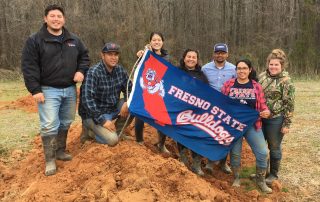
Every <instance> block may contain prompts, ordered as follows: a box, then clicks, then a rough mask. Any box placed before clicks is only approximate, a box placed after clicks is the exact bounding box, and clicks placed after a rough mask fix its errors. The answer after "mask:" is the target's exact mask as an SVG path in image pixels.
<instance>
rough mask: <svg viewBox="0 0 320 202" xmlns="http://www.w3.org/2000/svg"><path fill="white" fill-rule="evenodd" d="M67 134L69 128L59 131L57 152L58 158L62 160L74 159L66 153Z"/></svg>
mask: <svg viewBox="0 0 320 202" xmlns="http://www.w3.org/2000/svg"><path fill="white" fill-rule="evenodd" d="M67 135H68V130H59V132H58V135H57V152H56V158H57V160H62V161H71V160H72V156H71V155H70V154H68V153H66V144H67Z"/></svg>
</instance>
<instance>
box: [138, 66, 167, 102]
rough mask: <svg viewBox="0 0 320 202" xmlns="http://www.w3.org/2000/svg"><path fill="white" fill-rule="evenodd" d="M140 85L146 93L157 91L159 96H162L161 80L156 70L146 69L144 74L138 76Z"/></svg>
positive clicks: (163, 93)
mask: <svg viewBox="0 0 320 202" xmlns="http://www.w3.org/2000/svg"><path fill="white" fill-rule="evenodd" d="M140 86H141V88H142V89H147V91H148V93H150V94H156V93H158V94H159V95H160V96H161V97H164V95H165V92H164V87H163V80H160V81H159V79H158V78H157V72H156V71H154V70H153V69H150V68H149V69H148V70H147V72H146V74H145V75H143V76H142V77H141V78H140Z"/></svg>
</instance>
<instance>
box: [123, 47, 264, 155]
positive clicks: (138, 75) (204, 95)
mask: <svg viewBox="0 0 320 202" xmlns="http://www.w3.org/2000/svg"><path fill="white" fill-rule="evenodd" d="M128 106H129V111H130V113H131V114H132V115H133V116H135V117H138V118H139V119H141V120H143V121H144V122H146V123H148V124H150V125H151V126H153V127H155V128H156V129H158V130H160V131H161V132H163V133H164V134H165V135H167V136H169V137H171V138H173V139H174V140H175V141H177V142H179V143H181V144H183V145H184V146H186V147H188V148H189V149H191V150H192V151H194V152H196V153H198V154H200V155H202V156H205V157H207V158H209V159H210V160H220V159H222V158H224V157H225V156H226V155H227V154H228V152H229V150H230V149H231V148H232V145H233V143H234V142H236V140H237V139H238V138H240V137H242V136H243V134H244V133H245V132H246V130H247V129H248V128H249V127H251V126H252V125H253V123H254V122H255V121H256V120H257V118H258V116H259V113H258V112H257V111H255V110H253V109H251V108H250V107H248V106H246V105H242V104H240V103H239V102H237V101H234V100H232V99H231V98H229V97H228V96H225V95H223V94H222V93H220V92H218V91H217V90H215V89H213V88H211V87H210V86H209V85H207V84H205V83H203V82H202V81H200V80H198V79H195V78H193V77H191V76H189V75H188V74H186V73H185V72H183V71H182V70H180V69H178V68H177V67H175V66H173V65H172V64H170V63H169V62H167V61H166V60H164V59H162V58H161V57H159V56H158V55H156V54H155V53H153V52H151V51H149V50H148V51H145V53H144V55H143V57H142V58H141V61H140V62H139V64H138V66H137V68H136V70H135V72H134V80H133V88H132V91H131V94H130V97H129V99H128Z"/></svg>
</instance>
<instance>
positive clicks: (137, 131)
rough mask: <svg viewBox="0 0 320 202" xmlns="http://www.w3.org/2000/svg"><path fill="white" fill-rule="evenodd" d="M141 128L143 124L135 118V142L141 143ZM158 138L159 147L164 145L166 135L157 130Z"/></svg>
mask: <svg viewBox="0 0 320 202" xmlns="http://www.w3.org/2000/svg"><path fill="white" fill-rule="evenodd" d="M143 128H144V122H143V121H142V120H141V119H139V118H137V117H135V123H134V132H135V135H136V141H137V142H143ZM158 136H159V144H160V146H162V145H164V143H165V141H166V135H165V134H163V133H162V132H160V131H159V130H158Z"/></svg>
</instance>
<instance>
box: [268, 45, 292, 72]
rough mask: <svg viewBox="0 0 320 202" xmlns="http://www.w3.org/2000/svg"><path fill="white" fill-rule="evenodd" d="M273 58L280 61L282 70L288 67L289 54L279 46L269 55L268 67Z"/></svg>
mask: <svg viewBox="0 0 320 202" xmlns="http://www.w3.org/2000/svg"><path fill="white" fill-rule="evenodd" d="M272 59H278V60H279V61H280V64H281V69H282V70H284V69H285V68H287V67H288V60H287V55H286V54H285V52H284V51H283V50H282V49H280V48H277V49H273V50H272V51H271V53H270V54H269V55H268V57H267V64H266V65H267V68H268V66H269V63H270V60H272Z"/></svg>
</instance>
